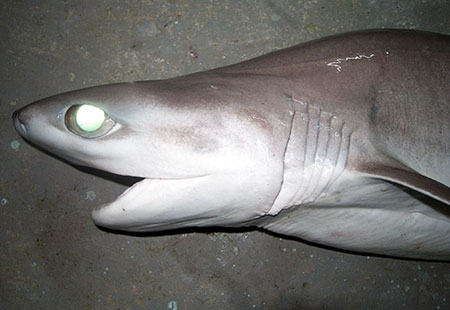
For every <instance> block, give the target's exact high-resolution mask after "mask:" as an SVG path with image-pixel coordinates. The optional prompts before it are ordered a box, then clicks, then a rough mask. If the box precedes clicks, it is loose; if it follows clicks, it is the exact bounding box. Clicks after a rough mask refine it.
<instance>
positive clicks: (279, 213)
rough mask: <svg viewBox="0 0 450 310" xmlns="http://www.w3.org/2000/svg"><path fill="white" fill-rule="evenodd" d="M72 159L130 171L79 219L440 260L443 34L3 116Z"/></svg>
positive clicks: (293, 51) (346, 44)
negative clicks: (122, 185)
mask: <svg viewBox="0 0 450 310" xmlns="http://www.w3.org/2000/svg"><path fill="white" fill-rule="evenodd" d="M13 124H14V126H15V128H16V130H17V131H18V133H19V134H20V135H21V136H23V137H24V138H25V139H26V140H28V141H30V142H31V143H33V144H34V145H36V146H38V147H39V148H43V149H45V150H46V151H49V152H51V153H54V154H56V155H57V156H59V157H61V158H63V159H65V160H67V161H69V162H71V163H73V164H75V165H81V166H87V167H93V168H95V169H100V170H104V171H108V172H110V173H113V174H118V175H125V176H133V177H139V178H141V180H140V181H139V182H137V183H135V184H134V185H132V186H131V187H129V188H128V189H127V190H126V191H125V192H124V193H123V194H121V195H120V196H119V197H118V198H117V199H116V200H115V201H113V202H111V203H108V204H104V205H101V206H98V207H96V208H95V209H94V210H93V212H92V219H93V221H94V223H95V224H96V225H98V226H101V227H106V228H109V229H113V230H119V231H131V232H151V231H163V230H173V229H180V228H185V227H258V228H260V229H262V230H268V231H271V232H275V233H277V234H282V235H287V236H293V237H296V238H299V239H302V240H306V241H310V242H313V243H318V244H322V245H325V246H330V247H333V248H337V249H344V250H350V251H356V252H364V253H372V254H380V255H387V256H394V257H404V258H413V259H431V260H443V261H446V260H450V36H448V35H444V34H437V33H430V32H422V31H413V30H395V29H387V30H385V29H383V30H365V31H357V32H351V33H345V34H340V35H334V36H330V37H325V38H321V39H318V40H314V41H309V42H306V43H302V44H300V45H297V46H293V47H290V48H287V49H282V50H279V51H276V52H272V53H270V54H266V55H263V56H260V57H257V58H254V59H251V60H247V61H244V62H241V63H238V64H234V65H230V66H226V67H221V68H216V69H212V70H209V71H204V72H197V73H193V74H189V75H186V76H181V77H175V78H169V79H164V80H150V81H141V82H133V83H118V84H109V85H102V86H95V87H90V88H85V89H81V90H75V91H71V92H67V93H63V94H60V95H55V96H52V97H49V98H45V99H41V100H39V101H36V102H34V103H31V104H29V105H27V106H25V107H23V108H21V109H19V110H17V111H16V112H15V113H14V115H13Z"/></svg>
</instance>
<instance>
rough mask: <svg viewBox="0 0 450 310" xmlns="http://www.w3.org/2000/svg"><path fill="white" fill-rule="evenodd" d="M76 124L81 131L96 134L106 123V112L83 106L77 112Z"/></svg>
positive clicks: (90, 106)
mask: <svg viewBox="0 0 450 310" xmlns="http://www.w3.org/2000/svg"><path fill="white" fill-rule="evenodd" d="M75 122H76V123H77V125H78V127H80V129H81V130H83V131H86V132H94V131H97V130H99V129H100V127H102V125H103V123H104V122H105V112H103V110H102V109H99V108H97V107H94V106H92V105H88V104H83V105H82V106H80V107H79V108H78V110H77V112H76V115H75Z"/></svg>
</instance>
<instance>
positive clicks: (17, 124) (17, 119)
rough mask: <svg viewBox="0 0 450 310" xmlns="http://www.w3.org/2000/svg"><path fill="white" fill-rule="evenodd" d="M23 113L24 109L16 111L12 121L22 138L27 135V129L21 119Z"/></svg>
mask: <svg viewBox="0 0 450 310" xmlns="http://www.w3.org/2000/svg"><path fill="white" fill-rule="evenodd" d="M22 111H23V110H22V109H20V110H17V111H15V112H14V113H13V115H12V119H13V125H14V128H16V130H17V132H18V133H19V134H20V135H21V136H25V135H26V134H27V127H26V126H25V124H24V122H23V121H22V120H21V117H20V116H21V112H22Z"/></svg>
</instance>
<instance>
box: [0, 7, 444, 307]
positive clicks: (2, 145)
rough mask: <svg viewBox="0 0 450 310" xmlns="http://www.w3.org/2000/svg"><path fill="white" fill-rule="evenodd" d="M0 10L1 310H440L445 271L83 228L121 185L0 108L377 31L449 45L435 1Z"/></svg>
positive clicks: (217, 235)
mask: <svg viewBox="0 0 450 310" xmlns="http://www.w3.org/2000/svg"><path fill="white" fill-rule="evenodd" d="M395 3H396V4H395V5H392V2H391V1H369V0H367V1H364V0H361V1H350V0H349V1H347V0H341V1H338V0H335V1H325V0H315V1H314V0H313V1H305V0H302V1H287V0H284V1H251V0H247V1H232V0H228V1H219V0H211V1H207V0H201V1H175V0H169V1H131V0H127V1H113V0H101V1H86V0H77V1H54V0H52V1H31V0H29V1H5V0H4V1H2V2H1V3H0V47H1V48H0V70H1V73H0V137H1V138H0V154H1V158H2V161H1V165H0V172H1V173H0V202H1V203H0V216H1V228H0V245H1V249H2V251H0V308H1V309H172V310H173V309H178V310H180V309H402V308H403V309H449V308H450V264H449V263H435V262H420V261H408V260H399V259H392V258H383V257H369V256H363V255H356V254H347V253H343V252H338V251H334V250H330V249H323V248H320V247H317V246H314V245H309V244H305V243H302V242H300V241H297V240H288V239H284V238H280V236H274V235H270V234H267V233H265V232H260V231H222V232H212V231H210V232H199V231H197V232H195V231H186V232H181V233H177V234H174V233H172V234H164V233H162V234H159V235H145V236H135V235H121V234H113V233H110V232H106V231H102V230H100V229H99V228H97V227H96V226H95V225H94V224H93V223H92V222H91V220H90V212H91V210H92V209H93V207H94V206H96V205H99V204H102V203H104V202H108V201H111V200H113V199H115V197H116V196H117V195H119V194H120V193H121V192H122V191H123V190H124V188H125V186H123V185H119V184H117V183H114V182H112V181H110V180H105V179H103V178H100V177H99V176H94V175H91V174H87V173H85V172H83V171H80V170H78V169H75V168H73V167H71V166H69V165H66V164H64V163H62V162H60V161H58V160H56V159H55V158H52V157H49V156H47V155H45V154H43V153H42V152H40V151H38V150H36V149H35V148H33V147H31V146H30V145H28V144H27V143H25V141H23V140H22V139H21V138H20V137H19V136H18V134H17V133H16V132H15V130H14V129H13V127H12V123H11V114H12V112H13V111H14V110H16V109H17V108H19V107H22V106H24V105H26V104H28V103H29V102H32V101H34V100H37V99H39V98H42V97H46V96H49V95H53V94H56V93H61V92H64V91H68V90H73V89H78V88H82V87H86V86H93V85H98V84H106V83H112V82H119V81H134V80H145V79H160V78H166V77H171V76H177V75H182V74H186V73H191V72H194V71H200V70H204V69H209V68H214V67H218V66H222V65H226V64H231V63H236V62H239V61H242V60H244V59H248V58H252V57H254V56H258V55H261V54H264V53H266V52H270V51H272V50H277V49H281V48H283V47H288V46H291V45H294V44H297V43H300V42H303V41H306V40H309V39H314V38H318V37H322V36H325V35H329V34H334V33H339V32H344V31H350V30H357V29H364V28H380V27H397V28H412V29H422V30H429V31H435V32H441V33H446V34H450V18H449V16H450V2H448V0H438V1H410V0H408V1H406V0H404V1H396V2H395Z"/></svg>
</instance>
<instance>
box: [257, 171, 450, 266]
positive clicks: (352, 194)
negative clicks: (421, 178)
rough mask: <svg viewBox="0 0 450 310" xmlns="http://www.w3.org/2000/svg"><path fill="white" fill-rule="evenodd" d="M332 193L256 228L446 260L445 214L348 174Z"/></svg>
mask: <svg viewBox="0 0 450 310" xmlns="http://www.w3.org/2000/svg"><path fill="white" fill-rule="evenodd" d="M338 185H339V186H336V187H335V188H334V189H335V191H334V192H332V193H330V194H329V195H328V196H327V197H325V198H322V199H319V200H317V201H315V202H313V203H310V204H306V205H301V206H297V207H293V208H291V209H288V210H285V211H282V212H281V213H280V214H279V215H278V216H276V217H273V218H271V219H267V220H266V222H263V223H261V224H260V225H259V226H260V227H263V228H266V229H268V230H271V231H274V232H277V233H281V234H286V235H294V236H296V237H299V238H302V239H305V240H308V241H312V242H317V243H320V244H325V245H328V246H332V247H336V248H341V249H347V250H352V251H359V252H366V253H376V254H382V255H390V256H400V257H410V258H425V259H439V260H449V259H450V238H449V236H450V210H449V209H448V206H446V205H444V204H443V203H441V202H439V201H436V200H433V199H431V198H429V197H427V196H424V195H421V194H419V193H417V192H415V193H414V192H413V191H412V190H409V189H407V188H404V187H402V186H398V185H395V184H391V183H389V182H385V181H383V180H379V179H374V178H370V177H365V176H358V175H355V174H351V173H348V172H347V175H346V176H345V177H343V179H342V180H341V182H340V184H338Z"/></svg>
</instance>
